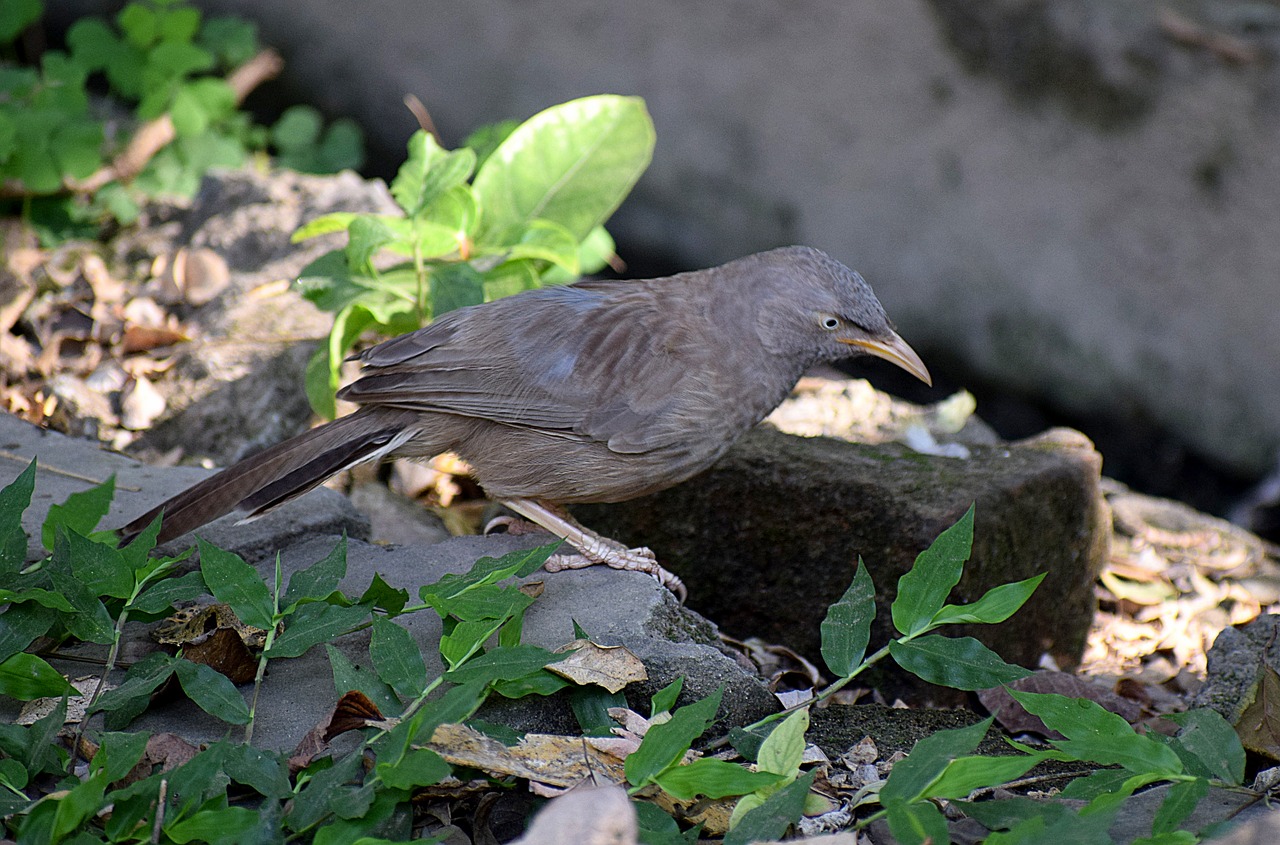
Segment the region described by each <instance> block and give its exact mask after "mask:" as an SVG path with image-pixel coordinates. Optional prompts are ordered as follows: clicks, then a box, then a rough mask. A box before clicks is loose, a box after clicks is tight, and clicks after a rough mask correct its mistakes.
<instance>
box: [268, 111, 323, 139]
mask: <svg viewBox="0 0 1280 845" xmlns="http://www.w3.org/2000/svg"><path fill="white" fill-rule="evenodd" d="M323 128H324V119H323V118H322V117H321V116H320V112H319V111H317V110H316V109H315V108H314V107H312V106H303V105H295V106H290V107H289V108H287V109H285V110H284V113H283V114H281V115H280V119H279V120H277V121H276V122H275V123H274V124H272V126H271V143H272V144H274V145H275V146H276V147H278V148H279V149H281V150H296V149H300V148H303V147H308V146H311V145H313V144H315V143H316V141H318V140H319V139H320V131H321V130H322V129H323Z"/></svg>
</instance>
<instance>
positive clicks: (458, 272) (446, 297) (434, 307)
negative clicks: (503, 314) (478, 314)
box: [430, 264, 484, 319]
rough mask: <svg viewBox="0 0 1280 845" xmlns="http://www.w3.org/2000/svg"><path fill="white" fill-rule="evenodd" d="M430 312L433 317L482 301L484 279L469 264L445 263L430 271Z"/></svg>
mask: <svg viewBox="0 0 1280 845" xmlns="http://www.w3.org/2000/svg"><path fill="white" fill-rule="evenodd" d="M430 284H431V313H432V315H433V316H434V317H435V318H437V319H438V318H439V317H440V316H441V315H442V314H447V313H448V312H450V311H453V310H454V309H457V308H464V307H466V306H468V305H479V304H480V303H482V302H484V279H483V278H482V277H481V276H480V274H479V273H477V272H476V271H475V270H473V269H472V267H471V265H470V264H445V265H442V266H440V267H436V268H435V269H434V270H432V272H431V282H430Z"/></svg>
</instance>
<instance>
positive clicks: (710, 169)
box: [62, 0, 1280, 473]
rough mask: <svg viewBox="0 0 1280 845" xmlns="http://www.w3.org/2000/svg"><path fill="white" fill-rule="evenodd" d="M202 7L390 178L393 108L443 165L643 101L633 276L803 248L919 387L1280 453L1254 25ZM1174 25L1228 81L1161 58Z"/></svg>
mask: <svg viewBox="0 0 1280 845" xmlns="http://www.w3.org/2000/svg"><path fill="white" fill-rule="evenodd" d="M80 2H81V3H85V4H86V5H88V6H89V7H94V6H95V5H97V4H95V3H92V2H88V0H80ZM72 5H74V4H72ZM201 5H202V6H203V7H204V8H206V9H208V10H209V11H211V12H214V11H216V12H226V11H234V12H236V13H238V14H241V15H245V16H247V17H250V18H253V19H255V20H257V21H259V23H260V25H261V32H262V36H263V38H264V40H266V41H267V42H269V43H272V44H275V45H277V46H279V47H281V49H282V50H283V52H284V54H285V57H286V60H287V63H288V65H287V68H286V70H285V74H284V78H283V81H282V87H284V88H285V89H287V93H285V94H283V95H282V96H285V97H291V98H300V99H304V100H312V101H314V102H317V103H318V104H319V105H321V106H322V107H323V108H325V109H328V110H330V111H331V112H334V113H338V114H348V115H353V116H355V117H357V118H358V119H359V120H360V121H361V122H362V124H363V126H364V127H365V129H366V131H367V132H369V133H370V135H371V145H372V146H373V148H374V149H375V150H376V151H378V152H380V153H381V155H382V160H381V162H380V164H381V165H382V166H383V167H384V168H386V169H388V170H390V169H392V168H394V166H395V165H396V164H397V163H398V162H399V161H401V160H402V158H403V150H404V142H405V140H406V139H407V137H408V136H409V134H410V133H411V132H412V131H413V130H414V129H415V128H417V127H416V124H415V122H414V119H413V118H412V116H411V115H410V114H409V113H408V111H407V110H406V109H405V108H404V107H403V105H402V102H401V100H402V97H403V96H404V94H406V93H412V94H415V95H417V96H418V97H419V98H421V100H422V101H423V102H424V103H425V104H426V105H427V107H428V108H429V109H430V111H431V114H432V117H433V119H434V122H435V125H436V126H437V127H438V128H439V130H440V132H441V134H442V136H443V139H444V141H445V143H446V144H449V145H454V144H456V143H457V142H458V141H459V140H461V139H462V138H463V137H464V136H465V135H466V134H467V133H469V132H470V131H471V130H473V129H474V128H476V127H477V126H479V125H480V124H482V123H486V122H489V121H494V120H499V119H505V118H523V117H526V116H528V115H531V114H533V113H534V112H536V111H538V110H540V109H542V108H545V107H547V106H550V105H552V104H554V103H557V102H561V101H563V100H566V99H569V98H571V97H576V96H582V95H586V94H592V93H599V92H606V91H613V92H618V93H625V94H639V95H641V96H643V97H644V98H645V100H646V101H647V102H648V104H649V107H650V109H651V111H652V113H653V115H654V119H655V123H656V125H657V137H658V146H657V151H656V154H655V157H654V162H653V165H652V167H651V168H650V170H649V172H648V173H647V174H646V175H645V177H644V178H643V180H642V181H641V182H640V184H639V186H638V187H637V190H636V192H635V195H634V197H633V199H632V200H631V201H629V203H628V204H627V205H626V206H625V207H624V208H623V209H622V211H621V212H620V213H619V214H618V215H617V217H616V219H615V223H614V225H613V228H614V230H615V231H616V232H617V234H618V235H619V236H620V237H621V239H622V242H623V244H624V246H628V245H629V246H630V248H631V251H632V252H633V253H634V252H640V251H645V250H648V251H651V252H653V253H658V254H661V255H666V256H674V258H675V259H676V261H678V262H679V263H680V264H682V265H685V266H690V267H693V266H697V267H701V266H705V265H707V264H710V263H715V262H719V261H722V260H724V259H728V258H733V257H737V256H739V255H742V254H745V253H749V252H754V251H757V250H760V249H762V248H766V247H772V246H777V245H780V244H785V243H793V242H797V243H806V244H811V245H813V246H817V247H821V248H823V249H826V250H827V251H829V252H831V253H832V254H833V255H834V256H835V257H837V258H839V259H840V260H842V261H844V262H845V263H847V264H849V265H850V266H852V267H855V268H857V269H859V270H860V271H862V272H863V273H864V275H866V277H867V279H868V280H870V281H871V282H872V284H873V285H875V287H876V290H877V292H878V293H879V294H880V296H881V298H882V300H883V301H884V303H885V305H886V307H887V308H888V311H889V313H890V314H892V315H893V316H894V319H895V320H896V321H897V322H898V323H899V326H900V328H901V329H902V333H903V335H904V336H905V337H907V338H909V339H910V341H911V343H912V344H913V345H914V346H916V348H917V349H918V350H919V351H921V352H922V354H924V355H925V358H926V360H928V361H930V362H931V363H937V362H939V361H941V360H942V359H944V358H951V359H953V360H958V361H961V362H963V363H964V364H965V365H966V366H968V367H970V368H972V369H973V370H974V371H977V372H980V373H982V374H983V375H985V376H986V377H988V378H990V379H993V380H997V381H999V382H1001V383H1003V384H1005V385H1006V386H1008V387H1012V388H1016V389H1017V390H1019V391H1020V392H1024V393H1026V394H1029V395H1033V396H1038V397H1040V398H1042V399H1047V400H1050V401H1052V402H1055V403H1057V404H1059V405H1061V406H1063V407H1065V408H1069V409H1072V410H1074V411H1086V412H1096V411H1098V410H1106V411H1111V412H1115V413H1124V412H1127V411H1128V410H1129V409H1138V410H1140V411H1142V412H1145V413H1146V414H1149V415H1150V417H1151V418H1152V419H1154V420H1155V421H1156V422H1158V423H1160V424H1161V425H1163V426H1165V427H1167V428H1169V429H1172V430H1173V431H1174V432H1175V433H1176V434H1178V435H1179V436H1181V437H1183V438H1185V439H1186V440H1187V441H1188V442H1190V443H1192V444H1194V445H1195V446H1197V447H1198V448H1200V449H1202V450H1204V451H1205V452H1207V453H1209V454H1211V455H1213V456H1214V457H1216V458H1218V459H1220V460H1221V461H1223V462H1226V463H1228V464H1230V465H1232V466H1234V467H1236V468H1238V469H1242V470H1248V471H1253V472H1258V473H1261V472H1262V471H1264V470H1265V469H1267V468H1268V467H1269V466H1270V465H1271V462H1272V459H1273V456H1274V453H1275V451H1276V449H1277V447H1278V446H1280V382H1278V381H1277V380H1276V379H1274V378H1273V373H1272V365H1273V362H1274V361H1275V360H1276V359H1277V358H1280V334H1278V333H1277V332H1276V331H1275V329H1274V327H1275V326H1276V325H1277V324H1280V298H1277V297H1275V296H1273V295H1272V290H1271V286H1272V285H1273V283H1274V280H1275V278H1276V277H1277V275H1280V240H1277V239H1276V238H1275V237H1274V236H1273V234H1272V233H1274V232H1276V231H1280V203H1276V202H1275V197H1276V196H1280V147H1277V145H1276V144H1275V143H1274V139H1275V137H1276V135H1277V132H1278V131H1280V110H1277V109H1276V108H1275V107H1274V103H1275V98H1276V91H1277V90H1280V66H1277V65H1276V64H1275V63H1274V62H1271V61H1268V60H1267V59H1266V56H1267V55H1268V54H1269V53H1274V52H1275V50H1276V49H1277V41H1278V39H1280V36H1278V33H1280V21H1278V18H1280V13H1277V12H1276V10H1275V8H1274V6H1273V5H1272V4H1264V3H1252V4H1242V3H1235V2H1227V1H1226V0H1199V2H1196V1H1195V0H1192V1H1191V2H1178V3H1157V2H1141V3H1115V2H1112V0H1050V2H1041V0H1001V2H974V0H909V1H908V2H897V3H848V2H844V0H817V2H811V3H807V4H805V5H804V6H803V7H796V6H793V5H790V4H769V3H734V4H732V5H730V6H727V7H726V6H723V5H719V4H694V5H690V4H688V3H682V2H675V0H666V2H648V3H617V4H607V5H602V4H600V3H597V2H593V0H568V2H564V0H561V2H555V3H552V2H549V0H535V2H512V0H477V2H469V3H461V4H450V5H449V6H447V7H446V6H444V5H442V4H428V5H425V6H424V5H423V4H421V3H418V2H407V0H367V1H366V2H365V3H363V4H362V5H361V7H360V8H361V11H360V14H358V15H353V14H350V13H349V7H348V5H347V4H346V3H345V2H342V1H341V0H306V2H304V3H302V4H287V5H286V4H263V3H260V2H255V0H204V2H202V4H201ZM1175 10H1176V11H1177V12H1178V13H1179V14H1182V15H1183V16H1185V17H1186V18H1187V19H1188V20H1189V21H1191V22H1192V24H1193V25H1194V26H1199V27H1202V29H1203V31H1204V32H1207V33H1209V34H1210V35H1219V34H1220V35H1225V36H1228V37H1231V38H1235V39H1237V41H1239V42H1241V43H1243V45H1244V47H1245V48H1246V49H1245V52H1244V61H1243V62H1236V61H1233V60H1232V58H1231V57H1230V56H1225V55H1223V54H1222V53H1221V52H1215V51H1214V50H1213V49H1209V48H1206V47H1205V46H1203V44H1201V45H1197V44H1195V43H1182V42H1179V41H1177V40H1175V39H1174V38H1171V37H1169V36H1167V35H1166V34H1165V33H1164V32H1163V30H1162V28H1161V23H1160V16H1161V15H1162V14H1168V13H1169V12H1170V11H1175ZM62 14H66V12H63V13H62ZM1249 51H1253V58H1254V60H1250V55H1249ZM317 80H330V81H331V82H332V84H324V85H317V84H316V81H317ZM624 257H625V256H624ZM632 257H633V258H634V257H635V256H634V254H633V255H632ZM1117 397H1123V401H1122V402H1120V403H1118V402H1117Z"/></svg>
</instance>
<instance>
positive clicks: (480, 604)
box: [422, 584, 534, 622]
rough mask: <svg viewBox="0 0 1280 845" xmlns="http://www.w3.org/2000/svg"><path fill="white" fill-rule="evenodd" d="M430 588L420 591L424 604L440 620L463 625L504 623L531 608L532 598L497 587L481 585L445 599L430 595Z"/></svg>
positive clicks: (519, 592) (518, 591) (515, 591)
mask: <svg viewBox="0 0 1280 845" xmlns="http://www.w3.org/2000/svg"><path fill="white" fill-rule="evenodd" d="M431 588H432V587H431V585H428V586H427V587H424V588H423V596H422V598H423V601H425V602H426V603H427V604H429V605H431V607H432V609H433V610H435V611H436V613H438V614H440V615H441V616H452V617H453V618H454V619H458V620H461V621H464V622H476V621H479V620H481V619H505V618H507V617H510V616H513V615H515V614H518V613H520V612H521V611H523V610H524V609H525V608H527V607H528V606H529V605H531V604H533V601H534V599H533V597H532V596H529V595H527V594H525V593H522V592H521V591H520V590H518V589H516V588H515V587H496V586H494V585H492V584H481V585H479V586H476V587H472V588H471V589H470V590H468V591H467V592H465V593H460V594H458V595H456V596H452V597H450V598H447V599H442V598H440V597H439V596H437V595H436V594H434V593H431V592H429V590H430V589H431Z"/></svg>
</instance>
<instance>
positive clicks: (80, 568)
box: [67, 530, 134, 599]
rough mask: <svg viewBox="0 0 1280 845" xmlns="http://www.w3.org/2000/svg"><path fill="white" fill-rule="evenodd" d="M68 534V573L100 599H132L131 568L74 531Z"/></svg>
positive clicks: (104, 546)
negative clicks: (103, 597) (69, 569)
mask: <svg viewBox="0 0 1280 845" xmlns="http://www.w3.org/2000/svg"><path fill="white" fill-rule="evenodd" d="M67 534H68V536H67V541H68V543H69V546H70V553H71V571H72V572H74V573H75V575H76V578H77V579H79V581H80V583H81V584H83V585H84V586H85V587H86V588H87V589H89V590H91V591H92V592H94V593H96V594H97V595H99V596H111V597H112V598H117V599H127V598H129V597H130V596H131V595H133V588H134V577H133V568H132V567H130V566H129V564H128V563H126V562H125V559H124V556H123V555H121V554H120V552H118V551H116V550H115V549H113V548H112V547H111V546H108V545H107V544H106V543H100V542H97V541H95V540H90V539H88V538H87V537H84V536H82V535H81V534H80V533H79V532H77V531H74V530H72V531H68V532H67Z"/></svg>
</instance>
